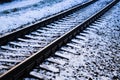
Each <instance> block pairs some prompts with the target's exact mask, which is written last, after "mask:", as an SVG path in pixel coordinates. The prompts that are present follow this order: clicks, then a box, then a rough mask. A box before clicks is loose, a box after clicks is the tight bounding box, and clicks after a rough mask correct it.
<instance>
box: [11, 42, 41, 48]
mask: <svg viewBox="0 0 120 80" xmlns="http://www.w3.org/2000/svg"><path fill="white" fill-rule="evenodd" d="M10 44H12V45H17V46H22V47H23V46H24V47H27V46H30V47H43V46H42V45H39V44H35V43H26V42H10Z"/></svg>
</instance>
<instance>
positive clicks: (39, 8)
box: [0, 0, 88, 34]
mask: <svg viewBox="0 0 120 80" xmlns="http://www.w3.org/2000/svg"><path fill="white" fill-rule="evenodd" d="M85 1H88V0H52V1H51V0H17V1H13V2H11V3H4V4H1V5H0V15H1V16H0V34H5V33H7V32H9V31H12V30H14V29H17V28H19V27H22V26H25V25H28V24H32V23H33V22H35V21H37V20H40V19H42V18H44V17H47V16H49V15H52V14H55V13H57V12H60V11H62V10H65V9H68V8H70V7H72V6H75V5H77V4H80V3H83V2H85Z"/></svg>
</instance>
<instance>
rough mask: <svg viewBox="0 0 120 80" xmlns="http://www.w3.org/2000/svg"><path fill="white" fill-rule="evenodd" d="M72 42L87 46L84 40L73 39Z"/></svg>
mask: <svg viewBox="0 0 120 80" xmlns="http://www.w3.org/2000/svg"><path fill="white" fill-rule="evenodd" d="M71 41H72V42H74V43H77V44H81V45H83V44H85V43H84V42H83V41H82V40H79V39H72V40H71Z"/></svg>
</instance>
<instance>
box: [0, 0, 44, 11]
mask: <svg viewBox="0 0 120 80" xmlns="http://www.w3.org/2000/svg"><path fill="white" fill-rule="evenodd" d="M40 1H43V0H22V1H21V0H20V1H19V0H17V1H13V2H11V3H6V4H1V5H0V11H4V10H8V9H13V8H21V7H25V6H29V5H33V4H36V3H38V2H40Z"/></svg>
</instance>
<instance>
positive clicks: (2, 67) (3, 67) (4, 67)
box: [0, 65, 9, 70]
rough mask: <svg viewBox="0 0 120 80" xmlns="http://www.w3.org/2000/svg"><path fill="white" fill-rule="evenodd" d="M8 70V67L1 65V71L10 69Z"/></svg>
mask: <svg viewBox="0 0 120 80" xmlns="http://www.w3.org/2000/svg"><path fill="white" fill-rule="evenodd" d="M8 68H9V67H8V66H4V65H0V70H2V69H8Z"/></svg>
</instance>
